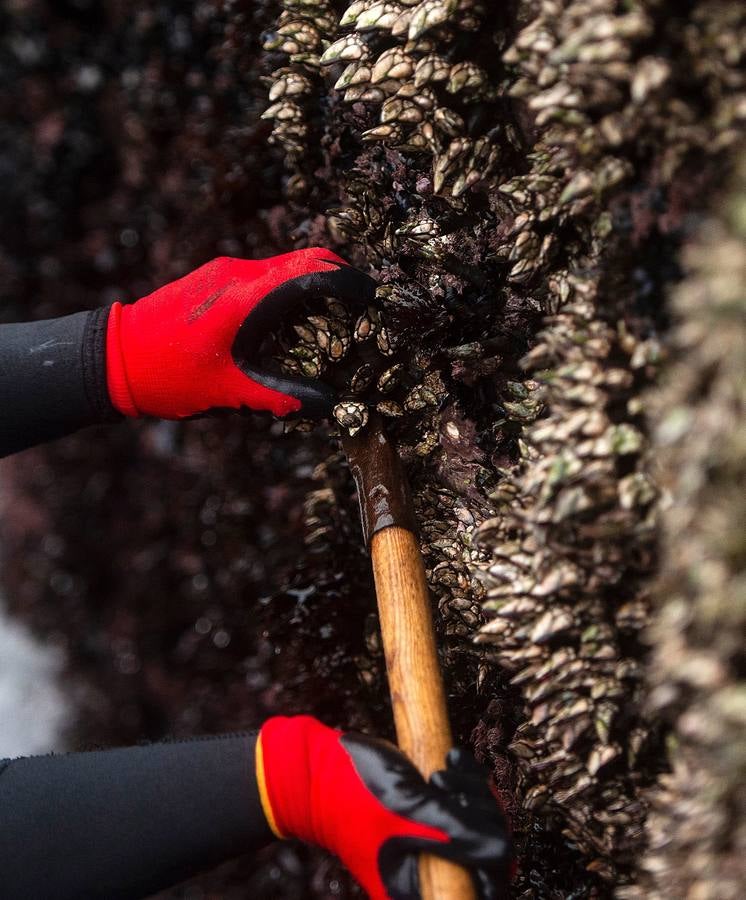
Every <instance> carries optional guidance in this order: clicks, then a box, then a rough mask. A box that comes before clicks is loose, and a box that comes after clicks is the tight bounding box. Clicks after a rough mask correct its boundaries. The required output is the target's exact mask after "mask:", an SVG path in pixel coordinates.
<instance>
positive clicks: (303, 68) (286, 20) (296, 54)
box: [262, 0, 337, 159]
mask: <svg viewBox="0 0 746 900" xmlns="http://www.w3.org/2000/svg"><path fill="white" fill-rule="evenodd" d="M283 7H284V8H283V11H282V13H281V14H280V17H279V19H278V21H277V25H276V27H275V29H274V30H273V31H271V32H269V33H268V34H266V35H265V37H264V42H263V46H264V49H265V50H268V51H271V52H275V53H282V54H285V55H286V56H287V57H288V59H287V65H285V66H282V67H280V68H279V69H275V70H274V71H273V72H272V73H271V75H269V76H268V77H267V78H266V79H265V80H266V81H267V83H268V85H269V100H270V104H271V105H270V106H269V107H268V108H267V109H266V110H265V112H264V113H263V115H262V118H264V119H271V120H272V121H273V128H272V135H271V137H270V140H271V141H272V142H273V143H277V144H280V145H282V147H284V149H285V151H286V153H287V155H288V157H290V158H291V159H292V158H298V157H301V156H302V155H303V154H304V153H305V152H306V149H307V142H308V134H309V125H308V115H307V111H306V103H307V101H308V100H309V99H310V98H311V97H312V95H313V94H314V92H315V91H318V89H319V86H320V72H319V64H320V59H321V54H322V53H323V50H324V48H325V47H326V46H327V45H328V43H329V40H328V39H329V36H330V35H331V34H332V33H333V32H334V29H335V28H336V25H337V17H336V14H335V12H334V10H333V9H332V7H331V6H330V4H329V3H328V2H327V0H283Z"/></svg>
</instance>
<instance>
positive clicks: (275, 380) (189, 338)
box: [106, 247, 375, 419]
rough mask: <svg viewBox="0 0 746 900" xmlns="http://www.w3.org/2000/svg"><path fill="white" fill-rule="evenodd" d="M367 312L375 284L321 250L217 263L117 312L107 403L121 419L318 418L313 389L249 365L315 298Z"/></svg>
mask: <svg viewBox="0 0 746 900" xmlns="http://www.w3.org/2000/svg"><path fill="white" fill-rule="evenodd" d="M325 296H329V297H337V298H339V299H340V300H343V301H349V302H352V303H370V302H371V301H372V300H373V298H374V296H375V282H374V281H373V280H372V279H371V278H369V277H368V276H367V275H365V274H363V273H362V272H360V271H358V270H357V269H353V268H352V267H351V266H349V265H348V264H347V263H345V262H344V261H343V260H342V259H340V258H339V257H338V256H337V255H336V254H334V253H332V252H331V251H329V250H323V249H320V248H318V247H312V248H310V249H308V250H296V251H295V252H293V253H285V254H283V255H282V256H274V257H270V258H269V259H260V260H247V259H231V258H229V257H220V258H218V259H214V260H213V261H212V262H209V263H207V264H206V265H204V266H202V267H201V268H199V269H197V270H196V271H194V272H192V273H191V274H189V275H186V276H184V278H180V279H179V280H178V281H174V282H172V283H171V284H167V285H165V287H162V288H160V290H157V291H155V292H154V293H152V294H149V295H148V296H147V297H144V298H143V299H142V300H138V301H137V302H136V303H132V304H130V305H128V306H122V305H121V304H120V303H115V304H114V305H113V307H112V309H111V313H110V315H109V321H108V326H107V336H106V377H107V385H108V389H109V396H110V398H111V402H112V404H113V405H114V406H115V407H116V408H117V409H118V410H119V411H120V412H121V413H124V415H127V416H141V415H148V416H159V417H161V418H164V419H181V418H184V417H186V416H193V415H197V414H200V413H206V412H208V411H212V410H218V409H241V408H242V407H248V408H250V409H255V410H270V411H271V412H273V413H274V414H275V415H278V416H284V415H287V414H288V413H292V412H303V413H304V414H308V415H325V414H327V413H328V412H329V411H330V410H331V407H332V406H333V405H334V403H335V402H336V395H335V393H334V391H333V390H332V389H331V388H330V387H328V386H327V385H324V384H322V383H320V382H316V381H312V380H310V379H304V378H290V377H283V376H279V375H274V374H271V373H268V372H262V371H260V370H258V369H256V368H255V367H254V366H253V365H252V363H251V357H252V355H253V354H255V353H256V351H257V349H258V348H259V345H260V344H261V342H262V339H263V337H264V336H265V334H266V333H267V332H268V331H269V330H271V329H272V328H274V327H276V326H277V325H278V324H279V323H280V322H281V320H282V318H283V316H285V315H287V314H288V313H289V312H291V311H292V310H293V308H295V307H297V306H298V305H299V304H301V303H303V301H305V300H311V299H314V298H316V297H325Z"/></svg>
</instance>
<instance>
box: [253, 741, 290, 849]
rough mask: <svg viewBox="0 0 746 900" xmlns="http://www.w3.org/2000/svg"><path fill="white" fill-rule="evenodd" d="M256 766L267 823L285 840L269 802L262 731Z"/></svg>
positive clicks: (256, 755)
mask: <svg viewBox="0 0 746 900" xmlns="http://www.w3.org/2000/svg"><path fill="white" fill-rule="evenodd" d="M255 757H256V761H255V767H256V783H257V787H258V788H259V799H260V801H261V804H262V811H263V812H264V818H265V819H266V820H267V824H268V825H269V827H270V829H271V830H272V834H274V836H275V837H278V838H279V839H280V840H281V841H284V840H285V835H284V834H283V833H282V832H281V831H280V829H279V828H278V827H277V820H276V819H275V814H274V812H273V811H272V804H271V803H270V802H269V791H268V790H267V777H266V774H265V771H264V750H263V749H262V735H261V732H260V733H259V736H258V737H257V739H256V751H255Z"/></svg>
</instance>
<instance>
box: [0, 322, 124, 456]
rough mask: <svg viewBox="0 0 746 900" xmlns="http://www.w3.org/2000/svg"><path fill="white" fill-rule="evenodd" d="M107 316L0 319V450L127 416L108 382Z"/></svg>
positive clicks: (1, 453)
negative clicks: (117, 405) (7, 321)
mask: <svg viewBox="0 0 746 900" xmlns="http://www.w3.org/2000/svg"><path fill="white" fill-rule="evenodd" d="M108 317H109V308H108V307H107V308H105V309H97V310H93V311H92V312H81V313H75V314H73V315H71V316H63V317H62V318H59V319H44V320H42V321H39V322H22V323H19V324H13V325H0V456H7V455H8V454H9V453H15V452H17V451H18V450H23V449H25V448H26V447H31V446H33V445H34V444H39V443H41V442H42V441H49V440H52V439H53V438H57V437H62V436H63V435H65V434H69V433H70V432H72V431H75V430H77V429H78V428H82V427H83V426H85V425H94V424H97V423H100V422H113V421H117V420H118V419H121V418H122V416H121V415H120V414H119V413H118V412H117V411H116V410H115V409H114V407H113V406H112V405H111V402H110V400H109V394H108V390H107V387H106V355H105V354H106V323H107V321H108Z"/></svg>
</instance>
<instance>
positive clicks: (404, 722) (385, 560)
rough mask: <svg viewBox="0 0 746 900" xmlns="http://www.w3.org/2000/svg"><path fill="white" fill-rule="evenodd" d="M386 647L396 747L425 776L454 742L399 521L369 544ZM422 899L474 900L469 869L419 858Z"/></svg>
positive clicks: (424, 603) (414, 557)
mask: <svg viewBox="0 0 746 900" xmlns="http://www.w3.org/2000/svg"><path fill="white" fill-rule="evenodd" d="M370 552H371V557H372V560H373V576H374V578H375V583H376V596H377V598H378V614H379V617H380V620H381V634H382V637H383V649H384V653H385V655H386V668H387V670H388V679H389V689H390V691H391V704H392V706H393V710H394V722H395V725H396V736H397V740H398V743H399V747H400V748H401V749H402V750H403V751H404V753H406V754H407V756H408V757H409V758H410V759H411V760H412V762H413V763H414V764H415V765H416V766H417V768H418V769H419V770H420V772H422V774H423V775H424V776H425V778H428V777H429V776H430V775H431V774H432V773H433V772H434V771H436V770H437V769H442V768H443V766H444V764H445V757H446V753H447V752H448V751H449V750H450V749H451V747H452V746H453V738H452V736H451V728H450V725H449V723H448V712H447V708H446V698H445V691H444V689H443V679H442V677H441V674H440V666H439V665H438V655H437V651H436V647H435V633H434V631H433V620H432V614H431V612H430V598H429V594H428V588H427V581H426V579H425V567H424V565H423V563H422V555H421V553H420V547H419V544H418V541H417V538H416V537H415V535H414V534H413V533H412V532H411V531H409V530H408V529H406V528H402V527H401V526H399V525H391V526H389V527H388V528H384V529H382V530H381V531H377V532H376V533H375V534H374V535H373V537H372V538H371V542H370ZM420 888H421V893H422V897H423V900H473V898H475V897H476V892H475V890H474V885H473V883H472V880H471V876H470V875H469V873H468V872H467V871H466V870H465V869H462V868H461V867H459V866H456V865H455V864H454V863H451V862H448V861H447V860H444V859H439V858H438V857H435V856H422V858H421V861H420Z"/></svg>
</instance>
